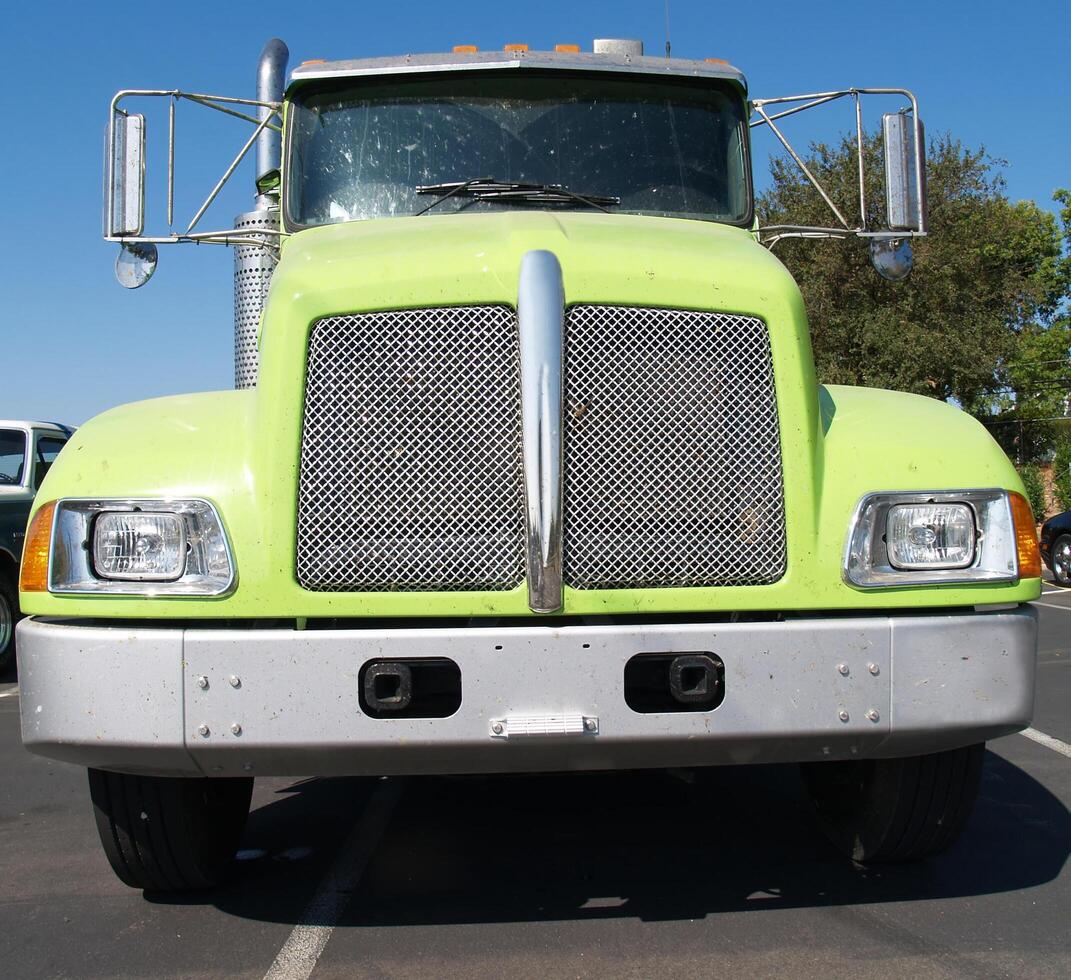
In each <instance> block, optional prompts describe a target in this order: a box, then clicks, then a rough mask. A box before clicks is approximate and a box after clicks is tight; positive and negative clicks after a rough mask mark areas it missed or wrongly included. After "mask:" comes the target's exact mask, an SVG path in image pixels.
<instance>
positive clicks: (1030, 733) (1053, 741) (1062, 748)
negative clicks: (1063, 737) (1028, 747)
mask: <svg viewBox="0 0 1071 980" xmlns="http://www.w3.org/2000/svg"><path fill="white" fill-rule="evenodd" d="M1019 734H1020V735H1025V736H1026V737H1027V738H1029V739H1030V740H1031V741H1034V742H1037V743H1038V745H1044V746H1045V748H1047V749H1052V750H1053V752H1059V753H1060V755H1066V756H1067V757H1068V758H1069V759H1071V745H1068V744H1067V742H1061V741H1060V739H1058V738H1053V737H1052V736H1051V735H1046V734H1045V733H1044V732H1039V731H1038V730H1037V729H1036V728H1024V729H1023V730H1022V731H1021V732H1020V733H1019Z"/></svg>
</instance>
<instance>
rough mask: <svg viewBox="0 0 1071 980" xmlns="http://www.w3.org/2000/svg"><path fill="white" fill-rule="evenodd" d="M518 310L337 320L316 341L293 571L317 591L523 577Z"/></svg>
mask: <svg viewBox="0 0 1071 980" xmlns="http://www.w3.org/2000/svg"><path fill="white" fill-rule="evenodd" d="M519 390H520V382H519V367H518V354H517V331H516V318H515V315H514V312H513V310H512V309H511V308H509V307H507V306H470V307H442V308H435V309H418V310H400V311H388V312H382V313H364V314H357V315H347V316H333V317H327V318H325V319H322V320H319V321H318V322H317V323H316V324H314V326H313V329H312V331H311V334H310V338H309V352H308V372H307V378H306V390H305V411H304V425H303V430H302V442H301V473H300V486H299V492H298V515H297V517H298V520H297V577H298V582H299V583H300V585H301V586H302V587H303V588H305V589H309V590H313V591H339V592H389V591H409V592H413V591H443V592H458V591H481V592H490V591H502V590H508V589H512V588H515V587H516V586H518V585H519V584H520V583H521V582H522V581H523V579H524V565H525V561H524V496H523V487H522V482H521V462H520V407H519Z"/></svg>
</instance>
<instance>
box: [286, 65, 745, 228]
mask: <svg viewBox="0 0 1071 980" xmlns="http://www.w3.org/2000/svg"><path fill="white" fill-rule="evenodd" d="M290 137H291V138H290V159H289V172H288V178H287V180H288V187H289V191H288V195H287V215H288V218H289V221H290V223H291V224H296V225H322V224H330V223H333V222H338V221H352V220H357V219H362V218H379V217H387V216H391V215H406V214H415V213H417V212H418V211H420V210H422V209H423V208H425V207H426V206H427V205H428V203H429V199H428V197H427V196H426V195H420V194H418V193H417V188H418V187H419V186H422V185H429V184H437V183H444V182H452V181H468V180H472V179H474V178H478V177H488V178H495V179H496V180H498V181H524V182H527V183H532V184H550V185H560V186H563V187H565V188H567V189H568V190H569V191H572V192H574V193H576V194H579V195H604V196H610V197H614V198H619V199H620V204H615V205H614V206H613V207H612V208H610V210H612V211H614V212H615V213H619V212H620V213H626V214H653V215H669V216H674V217H687V218H705V219H708V220H714V221H727V222H732V223H742V222H744V221H746V220H747V218H748V215H749V212H750V207H749V204H750V201H749V188H748V181H747V168H746V162H745V146H746V143H745V140H746V121H745V116H744V103H743V99H742V97H741V95H740V93H739V91H738V90H737V89H736V88H735V87H733V86H732V85H730V84H729V83H722V82H713V81H710V80H704V81H703V82H702V83H698V82H692V81H689V80H687V79H663V78H658V77H651V76H647V75H633V76H628V77H622V76H608V77H593V76H590V75H577V74H565V73H561V72H554V73H551V74H547V75H533V74H523V75H522V74H520V73H518V72H516V71H512V72H507V73H489V72H480V73H478V74H477V73H463V72H457V73H454V74H451V75H444V76H438V77H435V78H431V79H428V78H424V79H403V80H398V78H397V76H392V77H390V78H387V79H376V80H374V81H367V80H364V81H361V82H357V83H354V82H352V81H348V82H347V83H346V84H345V86H344V87H337V86H336V87H335V88H332V89H330V90H326V91H319V92H315V93H311V94H309V95H307V96H305V97H304V98H301V97H300V96H299V97H298V100H297V101H295V102H294V103H293V105H292V109H291V128H290ZM517 207H527V208H531V207H540V208H554V209H560V208H566V209H568V208H577V207H583V205H582V204H579V203H577V202H575V201H571V202H569V201H567V202H554V201H546V200H538V201H537V200H531V199H528V200H510V201H506V200H495V199H482V198H481V199H479V200H477V199H474V198H473V197H471V196H461V195H457V196H454V197H451V198H450V199H449V200H446V201H443V202H442V203H441V204H439V205H438V206H437V207H436V208H435V211H434V212H433V213H443V212H448V211H460V210H467V209H471V210H473V211H486V210H489V209H492V208H494V209H504V208H517Z"/></svg>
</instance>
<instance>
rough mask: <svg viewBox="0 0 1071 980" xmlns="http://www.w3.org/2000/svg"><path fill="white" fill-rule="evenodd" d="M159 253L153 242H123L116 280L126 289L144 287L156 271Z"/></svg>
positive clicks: (116, 266)
mask: <svg viewBox="0 0 1071 980" xmlns="http://www.w3.org/2000/svg"><path fill="white" fill-rule="evenodd" d="M156 260H157V252H156V246H155V245H154V244H153V243H152V242H123V244H122V245H120V246H119V255H118V257H117V258H116V260H115V278H116V279H118V280H119V285H120V286H123V287H124V288H125V289H137V288H138V286H144V285H145V283H147V282H148V281H149V280H150V279H151V278H152V274H153V273H154V272H155V271H156Z"/></svg>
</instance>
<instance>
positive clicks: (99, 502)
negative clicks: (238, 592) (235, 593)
mask: <svg viewBox="0 0 1071 980" xmlns="http://www.w3.org/2000/svg"><path fill="white" fill-rule="evenodd" d="M234 583H235V566H234V558H233V556H232V554H231V549H230V545H229V543H228V541H227V535H226V533H225V531H224V529H223V523H222V521H220V518H219V514H218V513H217V512H216V509H215V507H213V506H212V504H210V503H209V502H208V501H207V500H154V499H122V500H104V499H93V500H60V501H57V503H56V511H55V517H54V518H53V525H52V547H51V552H50V557H49V565H48V590H49V592H58V593H107V594H110V595H142V596H219V595H224V594H226V593H228V592H230V591H231V589H232V588H233V587H234Z"/></svg>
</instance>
